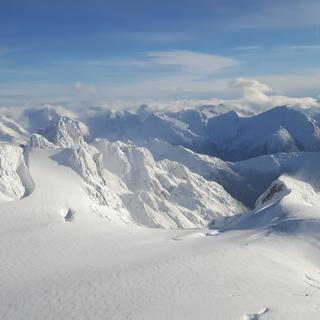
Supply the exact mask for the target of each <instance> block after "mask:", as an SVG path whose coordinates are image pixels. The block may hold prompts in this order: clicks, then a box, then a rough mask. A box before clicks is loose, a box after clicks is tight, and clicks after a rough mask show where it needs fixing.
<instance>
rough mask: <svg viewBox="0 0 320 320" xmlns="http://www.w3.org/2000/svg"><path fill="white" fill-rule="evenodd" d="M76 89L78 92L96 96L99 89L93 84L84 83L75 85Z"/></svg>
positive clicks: (78, 82) (79, 82)
mask: <svg viewBox="0 0 320 320" xmlns="http://www.w3.org/2000/svg"><path fill="white" fill-rule="evenodd" d="M74 89H75V90H76V91H78V92H82V93H86V94H92V95H95V94H96V93H97V88H96V87H95V86H94V85H92V84H87V83H83V82H81V81H77V82H76V83H75V84H74Z"/></svg>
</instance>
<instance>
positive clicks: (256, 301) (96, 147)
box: [0, 106, 320, 320]
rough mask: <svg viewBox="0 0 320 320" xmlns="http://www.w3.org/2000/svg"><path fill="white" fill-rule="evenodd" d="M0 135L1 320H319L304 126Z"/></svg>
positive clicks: (138, 117)
mask: <svg viewBox="0 0 320 320" xmlns="http://www.w3.org/2000/svg"><path fill="white" fill-rule="evenodd" d="M19 119H20V120H19ZM0 122H1V125H0V131H1V132H2V133H3V134H2V135H0V139H1V140H2V142H1V144H0V241H1V248H0V261H1V263H0V284H1V285H0V306H1V308H0V319H2V318H3V319H35V320H38V319H39V320H40V319H41V320H42V319H79V320H81V319H84V320H87V319H93V320H100V319H152V320H153V319H155V320H156V319H184V320H185V319H219V320H237V319H239V320H248V319H255V320H268V319H279V320H287V319H291V320H298V319H299V320H300V319H307V320H314V319H318V318H319V317H320V307H319V299H320V291H319V289H320V276H319V275H320V269H319V265H320V258H319V257H320V252H319V248H320V245H319V244H320V236H319V231H320V224H319V221H320V216H319V212H320V193H319V190H320V189H319V186H320V174H319V172H320V161H319V160H320V152H319V151H315V152H306V150H318V149H319V146H318V140H319V134H318V133H319V129H318V127H317V124H316V122H315V121H314V120H311V119H310V118H309V117H308V116H306V115H304V114H303V113H301V112H300V111H295V110H292V109H288V108H285V107H281V108H275V109H273V110H270V111H268V112H265V113H262V114H260V115H257V116H253V117H246V118H244V117H240V116H238V115H237V114H236V113H228V114H224V115H218V112H215V111H214V109H212V108H209V107H208V108H205V107H203V108H200V109H199V110H184V111H179V112H166V113H153V112H150V111H149V110H147V109H146V108H140V110H138V111H137V112H136V113H131V112H120V113H119V112H113V111H108V112H106V111H105V110H104V109H100V108H97V110H95V108H89V109H88V111H87V112H83V114H81V112H78V113H77V112H76V111H73V112H68V111H67V110H64V109H63V108H57V109H56V108H53V107H49V106H48V107H46V108H44V109H30V110H25V111H20V112H19V115H17V117H16V118H15V120H14V121H13V120H11V119H9V118H3V119H2V120H1V121H0ZM23 127H25V129H24V128H23ZM106 137H107V138H109V139H110V140H106V139H105V138H106ZM118 139H120V140H122V141H116V140H118ZM129 140H130V141H131V142H129ZM19 145H23V147H22V146H19ZM191 149H193V151H191ZM195 150H197V151H201V152H205V153H208V154H219V155H220V156H221V157H223V158H224V159H237V160H238V159H247V158H248V157H250V159H247V160H243V161H239V162H234V163H232V162H227V161H225V160H223V159H220V158H217V157H212V156H209V155H203V154H199V153H197V152H195ZM278 151H282V152H280V153H277V152H278ZM292 151H294V152H292ZM296 151H297V152H296ZM265 153H272V154H266V155H261V154H265ZM251 156H257V157H252V158H251ZM245 205H246V206H249V207H250V208H248V207H246V206H245ZM208 224H209V226H207V225H208Z"/></svg>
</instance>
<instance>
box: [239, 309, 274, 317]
mask: <svg viewBox="0 0 320 320" xmlns="http://www.w3.org/2000/svg"><path fill="white" fill-rule="evenodd" d="M268 311H269V309H268V308H263V309H262V310H260V311H259V312H257V313H250V314H247V315H245V316H244V317H243V318H242V320H259V319H260V317H261V316H262V315H264V314H266V313H267V312H268Z"/></svg>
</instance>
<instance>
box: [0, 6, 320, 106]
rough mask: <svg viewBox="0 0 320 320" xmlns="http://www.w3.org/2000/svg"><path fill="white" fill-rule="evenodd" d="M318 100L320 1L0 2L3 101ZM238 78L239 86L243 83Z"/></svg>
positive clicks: (3, 103)
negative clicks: (252, 88) (260, 96)
mask: <svg viewBox="0 0 320 320" xmlns="http://www.w3.org/2000/svg"><path fill="white" fill-rule="evenodd" d="M239 78H241V79H250V81H251V83H252V81H254V80H257V81H259V82H260V83H262V84H263V85H264V84H265V85H266V86H268V90H269V89H270V90H272V91H273V92H274V94H275V95H290V96H293V97H304V96H308V97H313V98H318V97H319V94H320V0H304V1H301V0H277V1H275V0H260V1H257V0H255V1H253V0H211V1H209V0H197V1H195V0H190V1H180V0H171V1H167V0H162V1H153V0H149V1H147V0H135V1H133V0H131V1H129V0H126V1H124V0H104V1H103V0H90V1H88V0H78V1H75V0H64V1H61V0H55V1H47V0H20V1H18V0H0V105H1V106H19V105H38V104H45V103H53V104H62V105H76V104H86V103H87V104H103V103H106V102H109V101H144V100H148V99H149V100H150V99H151V100H152V99H155V100H175V99H176V100H179V99H209V98H213V97H216V98H233V97H236V96H237V95H239V92H241V91H243V86H242V85H239V83H242V84H243V83H250V81H249V82H248V81H247V82H245V81H242V82H241V81H240V82H239V81H238V80H239ZM237 79H238V80H237Z"/></svg>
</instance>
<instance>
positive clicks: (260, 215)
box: [226, 175, 320, 236]
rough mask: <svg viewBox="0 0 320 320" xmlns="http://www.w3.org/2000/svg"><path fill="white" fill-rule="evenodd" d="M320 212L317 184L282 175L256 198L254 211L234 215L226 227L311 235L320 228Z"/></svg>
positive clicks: (319, 194) (319, 195)
mask: <svg viewBox="0 0 320 320" xmlns="http://www.w3.org/2000/svg"><path fill="white" fill-rule="evenodd" d="M318 186H319V185H318ZM319 212H320V193H319V192H318V191H316V189H315V187H314V186H312V185H311V184H310V182H308V181H303V180H301V178H297V177H292V176H286V175H282V176H281V177H279V178H278V179H277V180H275V181H274V182H272V183H271V185H270V186H269V188H267V190H266V191H265V192H264V193H263V194H262V195H261V196H260V197H259V198H258V199H257V201H256V208H255V209H254V210H253V211H252V212H249V213H245V214H243V215H241V217H240V216H239V218H235V219H234V220H233V221H232V223H230V224H229V225H227V227H226V228H227V230H230V229H262V230H264V231H265V232H267V233H270V232H284V233H290V234H297V233H302V234H303V235H304V236H310V234H311V235H312V234H313V233H315V234H318V233H319V231H320V215H319Z"/></svg>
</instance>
